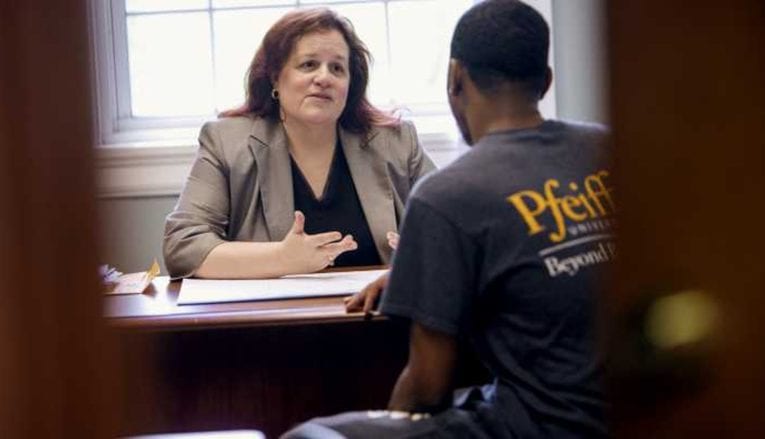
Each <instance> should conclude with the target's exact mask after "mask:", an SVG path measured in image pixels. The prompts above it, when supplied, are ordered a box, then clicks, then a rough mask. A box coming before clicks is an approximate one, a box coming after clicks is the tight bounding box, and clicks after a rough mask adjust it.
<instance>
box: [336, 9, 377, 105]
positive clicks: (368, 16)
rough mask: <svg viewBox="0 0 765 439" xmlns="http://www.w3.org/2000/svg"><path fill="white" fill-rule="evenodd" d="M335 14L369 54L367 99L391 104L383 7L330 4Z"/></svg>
mask: <svg viewBox="0 0 765 439" xmlns="http://www.w3.org/2000/svg"><path fill="white" fill-rule="evenodd" d="M333 9H334V10H336V11H337V13H338V14H340V15H342V16H344V17H346V18H347V19H349V20H350V21H351V23H352V24H353V28H354V30H355V31H356V35H358V37H359V38H360V39H361V41H362V42H364V44H365V45H366V46H367V48H368V49H369V52H370V53H371V54H372V64H371V66H370V71H369V86H368V87H367V96H368V97H369V99H370V101H372V102H374V103H375V104H379V105H384V104H388V103H390V101H391V93H390V85H389V76H390V75H389V74H390V63H389V61H388V44H387V35H386V29H385V6H384V5H383V4H382V3H369V4H354V5H333Z"/></svg>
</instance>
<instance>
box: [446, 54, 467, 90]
mask: <svg viewBox="0 0 765 439" xmlns="http://www.w3.org/2000/svg"><path fill="white" fill-rule="evenodd" d="M464 76H465V68H464V67H463V66H462V64H461V63H460V62H459V61H457V60H456V59H454V58H451V59H450V60H449V73H448V76H447V78H446V92H447V93H448V94H449V97H450V98H455V97H457V96H459V95H460V94H462V90H463V88H464V83H463V81H464Z"/></svg>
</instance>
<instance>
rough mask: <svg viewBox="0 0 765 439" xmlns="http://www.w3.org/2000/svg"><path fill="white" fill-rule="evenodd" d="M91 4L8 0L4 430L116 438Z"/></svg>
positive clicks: (2, 13)
mask: <svg viewBox="0 0 765 439" xmlns="http://www.w3.org/2000/svg"><path fill="white" fill-rule="evenodd" d="M86 16H87V15H86V2H85V0H80V1H56V2H49V1H42V0H29V1H3V2H2V4H1V5H0V45H1V46H0V66H2V67H0V136H2V137H1V140H2V150H0V154H2V156H1V157H2V158H1V159H0V206H2V207H0V209H1V210H0V291H1V292H0V389H2V390H0V437H4V438H17V437H21V438H26V437H29V438H42V437H77V438H90V437H110V436H112V435H113V433H114V432H115V431H116V430H115V429H114V425H116V423H115V422H114V421H115V417H114V415H115V413H116V411H115V410H114V406H113V405H112V403H111V402H112V401H113V400H114V394H115V389H116V388H117V387H116V384H115V382H114V380H112V379H111V378H112V377H113V376H115V375H114V362H113V356H112V354H111V351H110V346H109V345H108V342H107V340H106V333H105V331H104V328H103V325H102V321H101V319H100V297H99V291H98V283H97V282H98V280H97V277H96V271H95V270H96V261H97V255H96V243H95V231H96V212H95V203H94V199H93V168H92V159H91V156H92V145H93V139H92V119H91V100H90V89H91V84H90V78H89V69H90V66H89V62H88V57H89V55H88V53H89V48H88V34H87V31H88V26H87V21H86Z"/></svg>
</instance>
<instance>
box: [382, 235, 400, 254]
mask: <svg viewBox="0 0 765 439" xmlns="http://www.w3.org/2000/svg"><path fill="white" fill-rule="evenodd" d="M385 237H386V238H388V245H389V246H390V248H392V249H393V250H395V249H396V247H398V238H399V236H398V233H396V232H388V233H387V234H386V235H385Z"/></svg>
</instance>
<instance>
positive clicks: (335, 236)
mask: <svg viewBox="0 0 765 439" xmlns="http://www.w3.org/2000/svg"><path fill="white" fill-rule="evenodd" d="M304 226H305V215H303V213H302V212H300V211H299V210H298V211H295V222H294V223H292V228H291V229H290V231H289V232H288V233H287V236H285V237H284V239H283V240H282V241H281V246H282V255H283V257H284V260H285V264H287V266H288V267H290V270H289V271H290V272H291V273H313V272H315V271H319V270H321V269H323V268H326V267H327V266H329V265H332V264H334V263H335V258H337V257H338V256H339V255H341V254H343V253H345V252H347V251H350V250H356V248H358V244H357V243H356V241H354V239H353V236H351V235H346V236H345V237H343V235H342V234H341V233H340V232H325V233H317V234H315V235H309V234H307V233H305V230H304Z"/></svg>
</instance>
